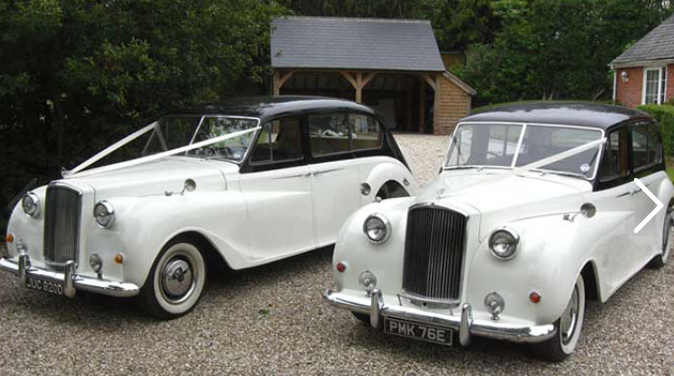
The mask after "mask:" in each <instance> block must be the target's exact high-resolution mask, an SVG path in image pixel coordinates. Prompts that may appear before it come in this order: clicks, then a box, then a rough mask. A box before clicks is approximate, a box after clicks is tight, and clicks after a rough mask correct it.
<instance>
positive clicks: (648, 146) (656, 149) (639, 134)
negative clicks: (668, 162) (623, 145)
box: [632, 123, 662, 170]
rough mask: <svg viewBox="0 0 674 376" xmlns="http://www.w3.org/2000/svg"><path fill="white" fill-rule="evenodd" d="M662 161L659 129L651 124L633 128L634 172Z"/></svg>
mask: <svg viewBox="0 0 674 376" xmlns="http://www.w3.org/2000/svg"><path fill="white" fill-rule="evenodd" d="M661 160H662V148H661V146H660V141H659V138H658V129H657V128H656V127H655V125H654V124H651V123H637V124H634V125H633V126H632V163H633V166H634V170H638V169H640V168H642V167H647V166H652V165H654V164H657V163H659V162H660V161H661Z"/></svg>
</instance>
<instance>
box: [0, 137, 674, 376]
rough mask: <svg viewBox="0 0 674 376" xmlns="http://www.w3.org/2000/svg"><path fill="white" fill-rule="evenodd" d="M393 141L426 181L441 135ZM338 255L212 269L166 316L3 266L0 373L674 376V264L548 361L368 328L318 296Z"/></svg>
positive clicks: (646, 277)
mask: <svg viewBox="0 0 674 376" xmlns="http://www.w3.org/2000/svg"><path fill="white" fill-rule="evenodd" d="M397 138H398V139H399V142H400V144H401V147H402V149H403V151H404V152H405V155H406V157H407V159H408V161H409V163H410V165H411V166H412V168H413V170H414V172H415V174H416V175H417V176H418V177H419V178H420V179H421V180H422V181H423V183H424V184H427V183H428V181H429V180H430V179H432V178H433V177H434V176H436V175H437V170H438V168H439V166H440V164H441V161H442V157H443V154H444V152H445V146H446V138H443V137H432V136H416V135H399V136H397ZM331 255H332V252H331V250H319V251H316V252H312V253H309V254H306V255H303V256H299V257H295V258H292V259H288V260H284V261H281V262H277V263H274V264H271V265H267V266H264V267H261V268H256V269H251V270H247V271H240V272H232V273H229V274H228V275H221V276H216V277H215V278H212V280H211V283H210V285H209V287H208V289H207V291H206V295H205V296H204V297H203V299H202V300H201V303H200V304H199V305H198V306H197V308H196V309H195V310H194V311H193V312H192V313H191V314H189V315H187V316H186V317H183V318H181V319H178V320H174V321H170V322H161V321H156V320H154V319H152V318H149V317H147V316H144V315H143V314H142V313H139V312H138V311H137V310H136V308H135V306H134V304H133V303H132V302H130V301H125V300H116V299H112V298H106V297H102V296H97V295H91V294H83V293H78V294H79V295H78V298H77V299H75V300H65V299H61V298H58V297H55V296H51V295H46V294H43V293H39V292H33V291H27V290H26V289H23V288H19V287H20V286H19V285H18V283H17V282H16V281H15V279H14V278H13V277H10V276H9V275H7V274H6V273H0V286H2V288H1V289H0V375H15V374H17V375H18V374H31V375H37V374H119V375H127V374H143V375H145V374H152V375H154V374H156V375H173V374H186V373H190V374H217V375H223V374H245V375H248V374H255V375H258V374H259V375H274V374H283V375H298V374H310V375H313V374H334V375H337V374H339V375H355V374H358V375H369V374H382V375H426V374H433V375H436V374H482V373H490V374H496V373H498V374H517V375H539V374H546V375H558V374H571V375H579V374H658V375H674V313H673V312H672V309H673V308H674V263H670V264H669V265H668V266H667V267H666V268H664V269H662V270H657V271H655V270H644V271H642V272H641V273H639V274H638V275H637V276H636V277H635V278H634V279H632V280H631V281H630V282H628V283H627V284H626V285H625V286H623V287H622V288H621V289H620V291H618V293H616V295H614V296H613V297H612V298H611V300H610V301H609V302H608V303H607V304H604V305H601V304H598V303H596V302H590V303H589V305H588V308H587V318H586V326H585V328H584V331H583V337H582V339H581V342H580V344H579V347H578V349H577V352H576V354H575V355H574V356H572V357H571V358H570V359H568V360H567V361H565V362H563V363H562V364H547V363H542V362H539V361H537V360H535V359H533V358H531V357H529V356H528V355H527V351H526V347H524V346H519V345H513V344H509V343H503V342H495V341H489V340H480V339H477V340H475V341H474V343H473V345H472V346H471V347H470V348H467V349H464V348H460V347H455V348H445V347H440V346H436V345H432V344H427V343H423V342H416V341H409V340H404V339H400V338H396V337H392V336H386V335H384V334H381V333H377V332H374V331H372V330H370V329H369V328H368V327H366V326H365V325H362V324H360V323H359V322H357V321H356V320H355V319H353V318H352V317H351V315H350V314H349V313H348V312H345V311H342V310H336V309H333V308H331V307H329V306H327V305H325V304H323V302H322V301H321V297H320V295H321V292H322V290H323V289H324V288H325V287H328V286H330V285H331V284H332V276H331V273H332V272H331V270H330V269H331V267H330V266H331V265H330V264H331V263H330V261H331Z"/></svg>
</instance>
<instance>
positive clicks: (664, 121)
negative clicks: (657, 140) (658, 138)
mask: <svg viewBox="0 0 674 376" xmlns="http://www.w3.org/2000/svg"><path fill="white" fill-rule="evenodd" d="M637 108H638V109H639V110H641V111H644V112H647V113H648V114H649V115H651V116H653V118H655V120H657V121H658V123H660V128H661V129H662V142H663V144H664V147H665V154H666V155H669V156H672V155H674V106H672V105H668V104H663V105H657V104H647V105H643V106H639V107H637Z"/></svg>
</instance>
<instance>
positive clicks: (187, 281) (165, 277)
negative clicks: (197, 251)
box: [161, 257, 197, 304]
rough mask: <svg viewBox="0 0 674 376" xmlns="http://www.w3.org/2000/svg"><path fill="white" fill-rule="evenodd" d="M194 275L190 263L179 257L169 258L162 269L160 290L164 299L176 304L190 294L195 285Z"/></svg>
mask: <svg viewBox="0 0 674 376" xmlns="http://www.w3.org/2000/svg"><path fill="white" fill-rule="evenodd" d="M196 277H197V276H196V275H194V271H193V268H192V266H191V265H190V263H189V262H188V261H187V260H185V259H183V258H180V257H176V258H172V259H171V260H169V261H168V262H167V263H166V264H165V266H164V270H163V271H162V279H161V282H162V286H161V287H162V292H163V294H164V296H165V297H166V300H168V301H169V302H171V303H173V304H178V303H181V302H182V301H184V300H185V299H186V298H188V297H189V296H190V294H191V293H192V290H194V286H195V285H196Z"/></svg>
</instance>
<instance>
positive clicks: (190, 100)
mask: <svg viewBox="0 0 674 376" xmlns="http://www.w3.org/2000/svg"><path fill="white" fill-rule="evenodd" d="M283 13H285V10H284V9H283V8H281V7H279V6H278V5H276V4H275V3H274V2H273V1H260V0H198V1H194V0H154V1H149V0H116V1H103V2H92V1H87V0H9V1H3V2H1V3H0V138H1V139H2V147H0V160H1V161H2V163H1V164H0V176H2V177H3V178H2V183H1V184H0V205H1V206H0V210H2V214H3V218H2V219H0V228H2V230H1V231H4V225H3V223H2V222H3V219H4V220H6V219H7V216H8V212H9V211H8V210H6V209H7V205H8V203H9V202H10V200H11V199H12V197H13V196H14V195H15V194H17V193H18V192H20V191H21V190H22V189H23V188H24V186H25V184H27V183H28V182H29V181H30V180H31V179H32V178H37V179H38V180H39V183H45V182H46V181H48V180H50V179H54V178H57V177H58V176H59V172H60V169H61V167H73V166H74V165H75V164H76V163H77V162H81V161H83V160H84V159H85V158H86V157H88V156H91V155H92V154H93V153H94V152H96V151H98V150H100V149H102V148H103V147H105V146H107V145H109V144H110V143H111V142H112V141H114V140H117V139H119V138H120V137H121V136H122V135H124V134H126V133H129V132H130V131H131V130H132V129H136V128H138V127H139V126H140V125H141V124H144V123H146V122H148V121H149V120H151V119H153V118H155V117H156V116H158V115H159V114H161V113H164V112H166V111H169V110H172V109H176V108H181V107H190V106H192V105H194V104H196V103H199V102H205V101H215V100H218V99H220V98H223V97H227V96H231V95H241V94H245V93H259V92H262V91H263V90H264V87H265V85H264V79H265V78H266V77H267V76H268V73H269V68H268V59H269V52H268V48H269V31H270V27H269V25H270V22H271V20H272V18H273V17H274V16H276V15H279V14H283Z"/></svg>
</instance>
